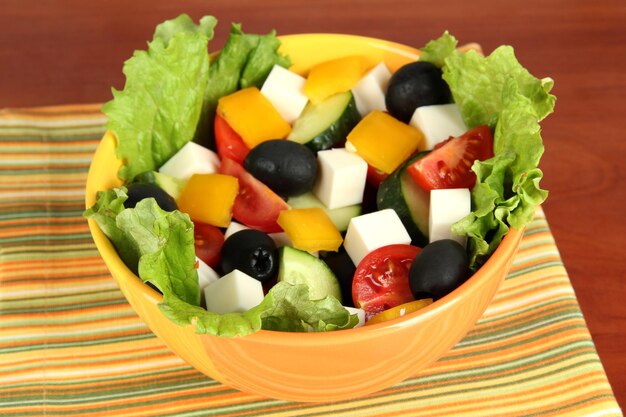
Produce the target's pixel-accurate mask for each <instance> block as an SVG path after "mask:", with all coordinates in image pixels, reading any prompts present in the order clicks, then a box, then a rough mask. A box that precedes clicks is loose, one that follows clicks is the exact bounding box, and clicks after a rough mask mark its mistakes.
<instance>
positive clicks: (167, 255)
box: [115, 198, 200, 306]
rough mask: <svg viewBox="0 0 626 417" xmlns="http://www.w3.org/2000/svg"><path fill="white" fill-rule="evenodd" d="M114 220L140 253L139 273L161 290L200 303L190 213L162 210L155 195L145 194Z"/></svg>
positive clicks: (142, 277)
mask: <svg viewBox="0 0 626 417" xmlns="http://www.w3.org/2000/svg"><path fill="white" fill-rule="evenodd" d="M115 220H116V224H117V226H118V227H119V228H120V229H121V230H123V231H124V236H125V238H126V239H127V240H128V241H129V242H131V245H133V246H134V247H135V248H136V249H137V252H138V253H139V265H138V271H139V277H140V278H141V279H142V280H143V281H144V282H150V283H152V284H153V285H154V286H156V287H157V288H158V289H159V290H160V291H161V292H162V293H163V294H175V295H176V296H177V297H179V298H180V299H182V300H183V301H185V302H188V303H190V304H192V305H196V306H197V305H200V289H199V287H198V272H197V270H196V267H195V263H196V252H195V246H194V236H193V223H192V221H191V219H190V218H189V215H188V214H186V213H181V212H180V211H178V210H174V211H171V212H168V211H164V210H162V209H161V208H160V207H159V206H158V205H157V203H156V201H155V200H154V198H146V199H143V200H141V201H140V202H139V203H137V205H136V206H135V208H129V209H125V210H123V211H122V212H121V213H119V214H118V216H117V218H116V219H115Z"/></svg>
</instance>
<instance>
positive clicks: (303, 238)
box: [278, 207, 343, 252]
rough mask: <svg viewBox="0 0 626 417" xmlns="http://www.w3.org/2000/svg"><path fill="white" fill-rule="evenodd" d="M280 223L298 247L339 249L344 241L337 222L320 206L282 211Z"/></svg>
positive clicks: (279, 218)
mask: <svg viewBox="0 0 626 417" xmlns="http://www.w3.org/2000/svg"><path fill="white" fill-rule="evenodd" d="M278 224H279V226H280V227H282V228H283V230H284V231H285V233H286V234H287V236H288V237H289V239H290V240H291V242H292V243H293V246H294V247H295V248H296V249H300V250H305V251H308V252H317V251H320V250H328V251H337V250H338V249H339V246H341V243H342V242H343V238H342V237H341V233H339V230H337V227H336V226H335V224H334V223H333V222H332V221H331V220H330V217H328V215H327V214H326V212H324V209H322V208H319V207H318V208H307V209H291V210H284V211H281V212H280V214H279V215H278Z"/></svg>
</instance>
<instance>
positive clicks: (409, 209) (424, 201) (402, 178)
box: [376, 152, 430, 247]
mask: <svg viewBox="0 0 626 417" xmlns="http://www.w3.org/2000/svg"><path fill="white" fill-rule="evenodd" d="M426 154H427V152H422V153H419V154H417V155H415V156H414V157H412V158H409V160H408V161H407V162H405V163H404V164H403V165H401V166H400V167H399V168H398V169H397V170H395V171H394V172H393V174H391V175H390V176H389V177H388V178H387V179H385V180H384V181H383V182H382V183H381V184H380V186H379V188H378V194H377V195H376V205H377V207H378V210H383V209H388V208H390V209H393V210H395V212H396V213H397V214H398V217H400V220H402V224H404V227H405V228H406V230H407V232H409V235H410V236H411V243H412V244H413V245H416V246H421V247H423V246H425V245H427V244H428V211H429V204H430V194H429V193H427V192H426V191H424V190H422V189H421V188H420V186H419V185H417V184H416V183H415V182H414V181H413V179H412V178H411V176H410V174H409V173H408V172H407V170H406V169H407V167H408V166H409V165H410V164H412V163H413V162H415V161H416V160H418V159H419V158H421V157H422V156H424V155H426Z"/></svg>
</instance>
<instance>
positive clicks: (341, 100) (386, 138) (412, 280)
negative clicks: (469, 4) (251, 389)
mask: <svg viewBox="0 0 626 417" xmlns="http://www.w3.org/2000/svg"><path fill="white" fill-rule="evenodd" d="M216 23H217V21H216V19H215V18H214V17H211V16H206V17H204V18H202V19H200V21H199V23H198V24H196V23H194V22H193V21H192V19H191V18H189V16H187V15H181V16H179V17H177V18H175V19H172V20H169V21H166V22H163V23H161V24H160V25H158V26H157V28H156V30H155V33H154V37H153V40H152V41H151V42H149V43H148V49H147V50H146V51H137V52H135V54H134V56H133V57H132V58H130V59H129V60H128V61H127V62H126V63H125V65H124V74H125V75H126V84H125V86H124V89H123V90H121V91H117V90H113V99H112V100H111V101H109V102H108V103H106V104H105V105H104V106H103V111H104V113H105V114H106V115H107V116H108V124H107V128H108V130H109V131H110V132H111V133H112V134H113V135H114V136H115V139H116V154H117V157H118V158H119V159H120V160H121V161H122V163H123V164H122V167H121V168H120V170H119V172H118V176H119V178H120V179H122V180H123V182H124V185H123V186H121V187H119V188H114V189H111V190H102V191H101V192H99V193H98V195H97V201H96V203H95V204H94V205H93V206H92V207H90V208H88V209H87V210H86V211H85V216H86V217H88V218H92V219H94V220H95V221H96V222H97V223H98V225H99V227H100V228H101V229H102V231H103V232H104V233H105V234H106V236H107V237H108V238H109V239H110V240H111V242H112V243H113V245H114V246H115V248H116V250H117V252H118V253H119V255H120V257H121V258H122V260H123V261H124V262H125V264H126V265H127V266H128V268H129V269H131V270H132V271H133V272H134V273H135V274H137V276H138V277H139V278H141V279H142V280H143V281H144V282H145V283H146V284H147V285H151V286H152V287H154V288H155V289H156V290H158V291H160V292H161V293H162V294H163V301H162V303H161V304H160V305H159V307H160V310H161V311H162V312H163V314H164V315H165V316H166V317H167V318H168V319H170V320H173V321H174V322H176V323H178V324H180V325H193V326H195V328H196V330H197V332H199V333H207V334H212V335H219V336H230V337H232V336H245V335H247V334H249V333H252V332H255V331H257V330H259V329H266V330H278V331H294V332H309V331H331V330H339V329H349V328H353V327H357V326H361V325H368V324H372V323H380V322H384V321H387V320H391V319H393V318H396V317H400V316H402V315H404V314H407V313H409V312H412V311H415V310H417V309H419V308H422V307H424V306H426V305H428V304H430V303H432V302H433V301H436V300H437V299H439V298H441V297H443V296H445V295H446V294H448V293H450V292H451V291H452V290H454V289H455V288H457V287H458V286H459V285H461V284H462V283H463V282H465V281H466V280H467V279H468V278H469V277H470V276H471V274H472V273H473V272H474V271H475V270H477V269H478V268H479V267H480V266H481V265H482V264H483V263H484V262H485V261H486V260H487V259H488V257H489V256H490V255H491V253H493V251H494V250H495V249H496V248H497V246H498V244H499V243H500V241H501V240H502V238H503V237H504V236H505V235H506V233H507V231H508V230H509V228H510V227H514V228H522V227H523V226H524V225H525V224H526V223H528V222H529V221H530V220H531V219H532V216H533V214H534V210H535V207H536V206H537V205H538V204H540V203H541V202H543V201H544V200H545V198H546V197H547V192H546V191H545V190H542V189H541V188H540V185H539V182H540V179H541V177H542V172H541V170H540V169H539V168H538V163H539V160H540V158H541V155H542V153H543V144H542V139H541V136H540V127H539V122H540V121H541V120H542V119H543V118H544V117H546V116H547V115H548V114H549V113H551V112H552V111H553V107H554V104H555V97H554V96H553V95H551V94H550V90H551V88H552V85H553V82H552V80H551V79H549V78H544V79H538V78H535V77H534V76H533V75H531V74H530V73H529V72H528V71H527V70H526V69H524V68H523V67H522V66H521V65H520V64H519V63H518V61H517V59H516V58H515V55H514V53H513V49H512V48H511V47H509V46H502V47H499V48H497V49H496V50H494V51H493V52H492V53H491V54H490V55H488V56H486V57H485V56H483V55H482V53H481V52H480V51H477V50H465V51H461V50H460V49H459V48H458V47H457V41H456V39H455V38H454V37H453V36H452V35H450V34H449V33H447V32H446V33H444V34H443V35H442V36H441V37H440V38H438V39H436V40H433V41H431V42H428V43H427V44H426V46H424V47H423V48H422V49H421V51H420V56H419V60H418V61H416V62H411V63H408V64H407V65H404V66H402V67H401V68H399V69H397V70H396V71H394V72H393V73H392V72H391V71H390V69H389V68H388V67H387V66H386V64H385V63H384V62H370V61H369V60H368V59H367V57H363V56H358V55H355V56H346V57H342V58H338V59H333V60H328V61H325V62H321V63H319V64H317V65H315V66H313V67H312V68H310V70H309V71H308V72H307V73H306V74H297V73H295V72H292V71H291V70H290V67H291V62H290V59H289V57H288V56H284V55H283V54H281V52H280V50H279V47H280V40H279V38H278V37H277V36H276V34H275V33H274V32H271V33H269V34H266V35H255V34H247V33H244V32H243V30H242V28H241V26H240V25H238V24H233V25H232V26H231V32H230V35H229V37H228V40H227V42H226V44H225V46H224V47H223V48H222V50H221V51H220V53H219V54H213V55H210V54H209V52H208V51H209V47H208V43H209V41H210V40H211V39H212V37H213V32H214V28H215V25H216Z"/></svg>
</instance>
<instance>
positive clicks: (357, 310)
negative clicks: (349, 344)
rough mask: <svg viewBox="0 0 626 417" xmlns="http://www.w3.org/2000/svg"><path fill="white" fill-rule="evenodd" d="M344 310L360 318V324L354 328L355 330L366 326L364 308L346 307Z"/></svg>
mask: <svg viewBox="0 0 626 417" xmlns="http://www.w3.org/2000/svg"><path fill="white" fill-rule="evenodd" d="M343 308H345V309H346V310H348V313H350V314H356V316H357V317H358V318H359V322H358V323H357V324H356V326H354V328H355V329H356V328H357V327H361V326H363V325H364V324H365V310H363V309H362V308H354V307H346V306H344V307H343Z"/></svg>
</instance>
